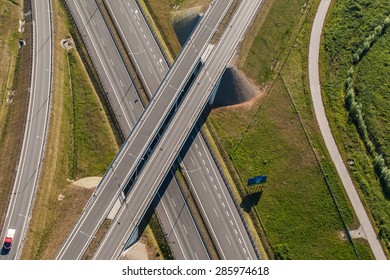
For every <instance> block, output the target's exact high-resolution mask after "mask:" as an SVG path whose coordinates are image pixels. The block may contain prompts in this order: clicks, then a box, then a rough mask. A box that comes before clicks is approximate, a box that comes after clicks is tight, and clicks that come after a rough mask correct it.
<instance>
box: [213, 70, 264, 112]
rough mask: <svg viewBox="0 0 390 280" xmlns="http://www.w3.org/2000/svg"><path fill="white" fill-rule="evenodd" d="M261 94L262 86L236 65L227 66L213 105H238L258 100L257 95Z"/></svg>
mask: <svg viewBox="0 0 390 280" xmlns="http://www.w3.org/2000/svg"><path fill="white" fill-rule="evenodd" d="M259 96H260V88H258V87H257V86H255V85H254V83H252V82H251V81H250V80H249V79H248V77H247V76H246V75H245V73H244V72H242V71H241V70H239V69H237V68H236V67H235V66H230V67H228V68H226V70H225V73H224V74H223V76H222V79H221V83H220V85H219V88H218V90H217V94H216V96H215V99H214V100H213V107H222V106H231V105H237V104H241V103H245V102H248V101H251V100H254V99H256V100H257V98H255V97H259ZM252 103H253V102H251V104H252ZM248 105H250V104H248Z"/></svg>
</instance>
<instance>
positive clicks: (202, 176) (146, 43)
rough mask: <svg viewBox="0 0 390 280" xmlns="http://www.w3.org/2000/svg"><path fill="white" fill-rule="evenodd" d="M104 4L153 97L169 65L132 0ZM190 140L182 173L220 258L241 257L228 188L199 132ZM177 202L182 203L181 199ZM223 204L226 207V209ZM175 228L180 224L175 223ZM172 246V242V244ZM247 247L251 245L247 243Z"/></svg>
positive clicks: (234, 207)
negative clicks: (195, 198) (195, 197)
mask: <svg viewBox="0 0 390 280" xmlns="http://www.w3.org/2000/svg"><path fill="white" fill-rule="evenodd" d="M105 2H106V5H107V7H108V9H109V11H110V14H111V16H112V18H113V21H114V23H115V25H116V27H117V29H118V30H119V32H120V36H121V37H122V40H123V41H124V42H125V45H126V48H127V50H128V52H129V53H130V54H131V55H132V56H133V57H132V59H133V61H134V62H135V65H136V67H138V71H139V72H140V73H141V75H142V79H143V80H144V83H145V84H146V85H147V90H149V91H150V93H151V94H153V93H154V91H155V90H156V89H157V87H158V85H159V83H160V82H161V81H162V79H163V77H164V75H165V73H166V71H164V70H165V69H168V67H169V66H168V65H167V63H166V62H165V60H164V59H163V55H162V53H161V51H160V49H159V47H158V45H157V44H156V42H155V41H154V39H153V35H152V34H151V31H150V30H149V28H148V26H147V24H146V22H145V21H144V20H143V18H142V15H139V12H138V11H137V8H136V7H137V6H136V4H135V1H134V0H120V1H117V2H115V5H112V4H110V3H112V2H111V1H105ZM141 50H142V51H141ZM191 137H192V142H193V143H192V145H191V147H190V149H189V151H188V152H187V153H186V155H185V156H184V158H183V159H182V162H183V166H184V173H185V175H186V176H187V178H188V181H189V183H190V185H191V187H192V189H193V190H194V193H195V194H196V196H197V201H199V203H198V204H200V205H199V208H200V209H202V212H203V216H204V219H205V220H206V222H207V223H208V227H209V228H210V229H211V233H212V234H213V238H214V240H215V243H216V246H218V250H219V252H220V254H221V256H222V257H226V255H227V256H229V257H230V258H231V259H239V258H240V257H242V256H243V254H241V253H239V254H237V255H234V253H235V252H236V251H232V250H231V244H232V243H237V244H240V243H241V244H242V242H247V241H249V238H242V239H240V238H235V235H236V232H238V231H239V230H240V231H241V232H245V226H244V225H243V222H242V221H241V220H240V219H237V227H235V226H234V227H233V226H231V225H230V219H229V217H230V216H233V215H235V216H239V214H238V213H235V214H233V212H237V209H236V206H235V205H234V203H233V201H232V200H231V199H228V200H227V199H225V197H229V196H230V194H229V192H228V190H227V188H228V186H226V184H225V182H224V180H223V178H222V176H221V174H220V171H219V169H218V167H217V165H216V163H215V161H214V160H213V157H212V155H211V153H210V151H209V149H208V147H207V145H206V143H205V141H204V139H203V137H202V135H201V134H200V133H198V134H196V135H195V136H191ZM206 186H207V187H206ZM206 188H207V189H206ZM205 190H207V191H205ZM169 192H170V187H168V189H167V191H166V193H167V195H166V196H167V197H168V196H170V195H168V194H169ZM220 193H223V194H224V196H223V197H221V196H220ZM162 199H163V201H162V202H163V203H164V204H167V205H169V204H171V207H172V206H173V209H180V207H176V206H175V205H176V204H177V200H178V199H176V198H175V200H176V202H174V201H172V202H170V200H169V198H167V199H165V196H163V197H162ZM172 199H173V198H172ZM178 201H179V202H180V203H181V201H180V200H178ZM172 204H173V205H172ZM226 205H228V206H229V207H228V208H226ZM159 207H161V206H160V205H159V206H158V207H157V210H158V208H159ZM216 213H217V214H216ZM219 223H225V225H226V226H225V227H220V226H219V227H217V226H215V225H216V224H219ZM178 226H181V224H180V223H178ZM182 227H183V229H184V233H186V232H189V230H188V229H186V227H185V226H184V224H183V225H182ZM219 230H221V232H219ZM182 232H183V230H182ZM171 244H175V243H172V242H171ZM237 246H239V245H237ZM247 246H252V244H251V243H250V242H249V244H247ZM227 251H230V252H231V254H227V253H225V252H227Z"/></svg>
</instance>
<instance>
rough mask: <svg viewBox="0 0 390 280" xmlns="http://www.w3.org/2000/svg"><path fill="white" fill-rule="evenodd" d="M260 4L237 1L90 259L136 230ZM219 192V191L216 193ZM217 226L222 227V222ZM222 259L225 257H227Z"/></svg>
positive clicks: (112, 253) (111, 254)
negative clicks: (233, 13) (208, 55)
mask: <svg viewBox="0 0 390 280" xmlns="http://www.w3.org/2000/svg"><path fill="white" fill-rule="evenodd" d="M260 3H261V2H260V1H252V0H244V1H243V2H242V3H241V4H240V6H239V8H238V10H237V13H236V14H235V16H234V17H233V19H232V21H231V23H230V28H229V27H228V29H227V32H225V33H224V35H223V37H222V38H221V40H220V42H219V43H218V45H217V46H216V48H215V50H214V51H213V53H212V54H211V57H210V58H209V59H208V60H207V61H206V63H205V65H204V66H203V69H202V71H201V73H199V75H198V76H197V78H196V80H195V83H194V84H193V86H192V87H191V89H190V92H189V93H188V95H187V96H186V97H185V98H184V100H183V103H182V104H181V106H179V108H178V109H177V111H176V114H175V115H174V116H173V119H172V121H171V122H170V124H169V125H168V127H167V129H166V131H165V132H164V133H163V135H162V136H161V137H162V138H161V140H160V142H159V144H158V148H156V149H154V151H153V152H152V154H151V156H150V159H149V160H148V161H147V163H146V166H145V167H144V169H143V170H142V171H141V173H140V174H139V176H138V179H137V181H136V182H135V184H134V186H133V187H132V189H131V191H130V193H129V195H128V196H127V198H126V203H125V205H124V206H123V207H122V208H121V210H120V211H119V213H118V215H117V217H116V218H115V220H114V222H113V223H112V225H111V227H110V229H109V231H108V233H107V235H106V236H105V238H104V240H103V241H102V243H101V245H100V247H99V249H98V250H97V252H96V254H95V256H94V259H112V258H114V259H115V258H117V257H118V256H119V255H120V253H121V251H122V249H123V246H124V244H125V242H126V240H127V238H128V236H131V234H132V233H133V232H134V230H135V229H136V227H137V225H138V223H139V221H140V219H141V218H142V217H143V215H144V213H145V211H146V209H147V208H148V206H149V204H150V202H151V200H152V199H153V197H154V195H155V194H156V192H157V190H158V188H159V186H160V184H161V183H162V181H163V180H164V178H165V176H166V175H167V173H168V172H169V169H170V167H171V165H172V163H173V162H174V160H175V159H176V157H177V155H178V153H179V151H180V150H181V148H182V146H183V144H184V142H185V140H186V138H187V137H188V136H189V135H190V132H191V131H192V128H193V127H194V125H195V124H196V122H197V120H198V117H199V115H200V114H201V112H202V110H203V108H204V107H205V105H206V103H207V101H208V99H209V97H210V96H211V93H212V90H213V89H214V87H215V86H216V84H217V83H218V80H219V78H220V77H221V76H222V74H223V71H224V69H225V66H226V65H227V63H228V62H229V60H230V58H231V56H232V55H233V53H234V51H235V48H236V47H237V45H238V43H239V41H240V39H241V38H242V36H243V34H244V32H245V31H246V28H247V26H248V25H249V23H250V22H251V20H252V18H253V17H254V15H255V14H256V11H257V9H258V8H259V6H260ZM222 195H223V194H222ZM222 195H221V194H220V196H222ZM214 203H219V202H218V201H217V202H214ZM226 207H228V206H226ZM237 219H239V217H234V216H233V217H230V224H231V226H234V225H235V224H237ZM220 226H224V224H221V225H220ZM246 236H247V235H246ZM120 237H122V238H120ZM244 237H245V235H243V234H242V232H237V234H236V236H235V237H234V238H244ZM226 241H227V242H228V243H229V241H230V240H229V239H228V238H227V240H226ZM229 245H230V246H231V251H233V250H236V251H241V252H242V253H243V254H245V255H246V258H242V259H257V256H256V253H255V251H254V248H253V247H247V246H245V245H242V246H240V247H238V248H235V247H234V244H229ZM226 258H227V259H229V257H226Z"/></svg>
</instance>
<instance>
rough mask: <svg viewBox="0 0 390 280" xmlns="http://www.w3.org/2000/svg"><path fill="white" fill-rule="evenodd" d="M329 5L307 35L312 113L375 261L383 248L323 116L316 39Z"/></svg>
mask: <svg viewBox="0 0 390 280" xmlns="http://www.w3.org/2000/svg"><path fill="white" fill-rule="evenodd" d="M330 4H331V0H322V1H321V2H320V5H319V7H318V11H317V13H316V16H315V18H314V22H313V27H312V30H311V35H310V47H309V69H308V71H309V82H310V92H311V97H312V100H313V107H314V112H315V115H316V119H317V122H318V126H319V127H320V131H321V134H322V137H323V138H324V141H325V145H326V148H327V149H328V151H329V154H330V157H331V158H332V161H333V163H334V165H335V167H336V170H337V173H338V174H339V177H340V179H341V181H342V183H343V186H344V189H345V191H346V193H347V195H348V198H349V200H350V201H351V205H352V207H353V209H354V211H355V213H356V216H357V218H358V219H359V222H360V225H361V228H362V229H363V231H364V234H365V236H366V238H367V241H368V243H369V245H370V247H371V250H372V252H373V254H374V256H375V258H376V259H378V260H385V259H386V256H385V253H384V252H383V248H382V246H381V244H380V242H379V240H378V238H377V235H376V233H375V230H374V228H373V226H372V224H371V222H370V219H369V217H368V215H367V213H366V210H365V208H364V206H363V203H362V202H361V200H360V197H359V194H358V192H357V191H356V188H355V186H354V185H353V182H352V179H351V176H350V175H349V172H348V170H347V168H346V166H345V163H344V161H343V159H342V157H341V155H340V152H339V149H338V148H337V144H336V141H335V140H334V138H333V134H332V131H331V129H330V126H329V123H328V119H327V118H326V113H325V108H324V104H323V102H322V97H321V84H320V75H319V64H318V60H319V55H320V41H321V34H322V28H323V25H324V22H325V17H326V13H327V11H328V9H329V6H330Z"/></svg>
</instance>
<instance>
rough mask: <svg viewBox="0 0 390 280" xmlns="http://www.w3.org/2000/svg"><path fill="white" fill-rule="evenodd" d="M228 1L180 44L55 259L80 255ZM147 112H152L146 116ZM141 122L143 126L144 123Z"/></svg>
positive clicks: (120, 188)
mask: <svg viewBox="0 0 390 280" xmlns="http://www.w3.org/2000/svg"><path fill="white" fill-rule="evenodd" d="M230 2H231V1H226V0H225V1H218V2H217V3H216V4H215V5H213V6H212V7H211V8H210V9H209V10H208V12H207V13H206V14H205V16H204V17H203V19H202V21H201V23H200V24H199V26H200V28H198V29H197V31H195V32H194V34H193V36H192V38H193V41H192V42H191V43H190V44H187V46H186V47H184V49H183V50H182V52H181V55H180V56H179V58H178V59H177V60H176V62H175V63H174V65H173V67H172V68H171V70H170V71H169V72H168V74H167V77H166V79H165V80H164V81H165V83H164V82H163V83H162V85H160V87H159V92H160V94H158V93H157V94H156V95H155V97H154V98H153V99H152V101H151V102H150V103H149V105H148V107H147V109H146V110H145V112H144V113H143V114H142V116H141V118H140V119H139V120H138V123H139V125H136V126H135V128H134V129H133V131H132V132H131V135H137V136H138V137H136V138H135V137H131V135H130V137H129V138H128V140H127V142H126V143H125V145H124V146H123V147H122V148H121V151H120V153H119V154H118V155H117V157H116V158H115V159H114V161H113V163H112V164H111V166H110V168H109V170H108V171H107V172H106V174H105V176H104V178H103V180H102V182H101V183H100V185H99V187H98V190H97V192H95V194H94V196H93V197H92V198H91V200H90V201H89V204H88V205H87V206H86V208H85V212H84V213H83V215H82V217H81V219H80V220H79V222H78V223H77V225H76V226H75V228H74V229H73V230H72V232H71V235H70V238H69V239H68V240H67V241H66V242H65V244H64V247H63V248H62V250H61V251H60V253H59V255H58V256H57V258H60V259H78V258H80V257H81V255H82V253H83V251H84V250H85V249H86V247H87V246H88V244H89V242H90V240H91V239H92V238H93V235H94V234H95V232H96V230H97V229H98V227H99V225H100V224H101V223H102V221H103V219H104V218H105V217H106V216H107V213H108V212H109V211H110V209H111V207H112V205H113V203H114V202H115V201H116V200H117V198H118V197H119V195H120V193H121V191H122V189H123V188H124V186H126V185H127V182H126V181H125V178H128V173H130V172H132V171H133V170H134V167H135V166H136V165H137V164H138V162H140V161H142V160H143V152H144V151H145V150H146V149H147V146H148V145H147V144H148V143H149V142H150V141H151V138H152V137H151V136H153V135H154V134H155V131H156V130H157V129H158V128H159V127H160V125H161V123H162V121H163V118H164V115H166V114H167V111H168V110H169V109H170V108H171V106H173V105H174V103H175V96H177V95H178V92H177V91H178V89H181V88H182V87H183V84H184V83H185V81H186V80H187V79H188V77H189V76H190V74H191V72H192V71H193V69H194V67H195V66H196V62H197V61H199V57H200V55H201V53H202V52H203V50H204V49H205V47H206V45H207V42H208V41H209V40H210V39H211V36H212V35H213V34H214V32H215V29H213V28H210V26H211V27H213V26H216V25H217V24H218V23H219V22H220V20H221V18H222V17H223V15H224V14H225V12H226V11H227V8H228V6H229V5H228V4H230ZM72 3H73V2H71V1H69V2H68V4H69V5H71V4H72ZM76 22H77V21H76ZM79 28H80V27H79ZM150 113H153V114H152V115H150ZM145 123H146V125H144V124H145ZM137 128H138V129H137ZM105 186H109V187H105Z"/></svg>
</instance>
